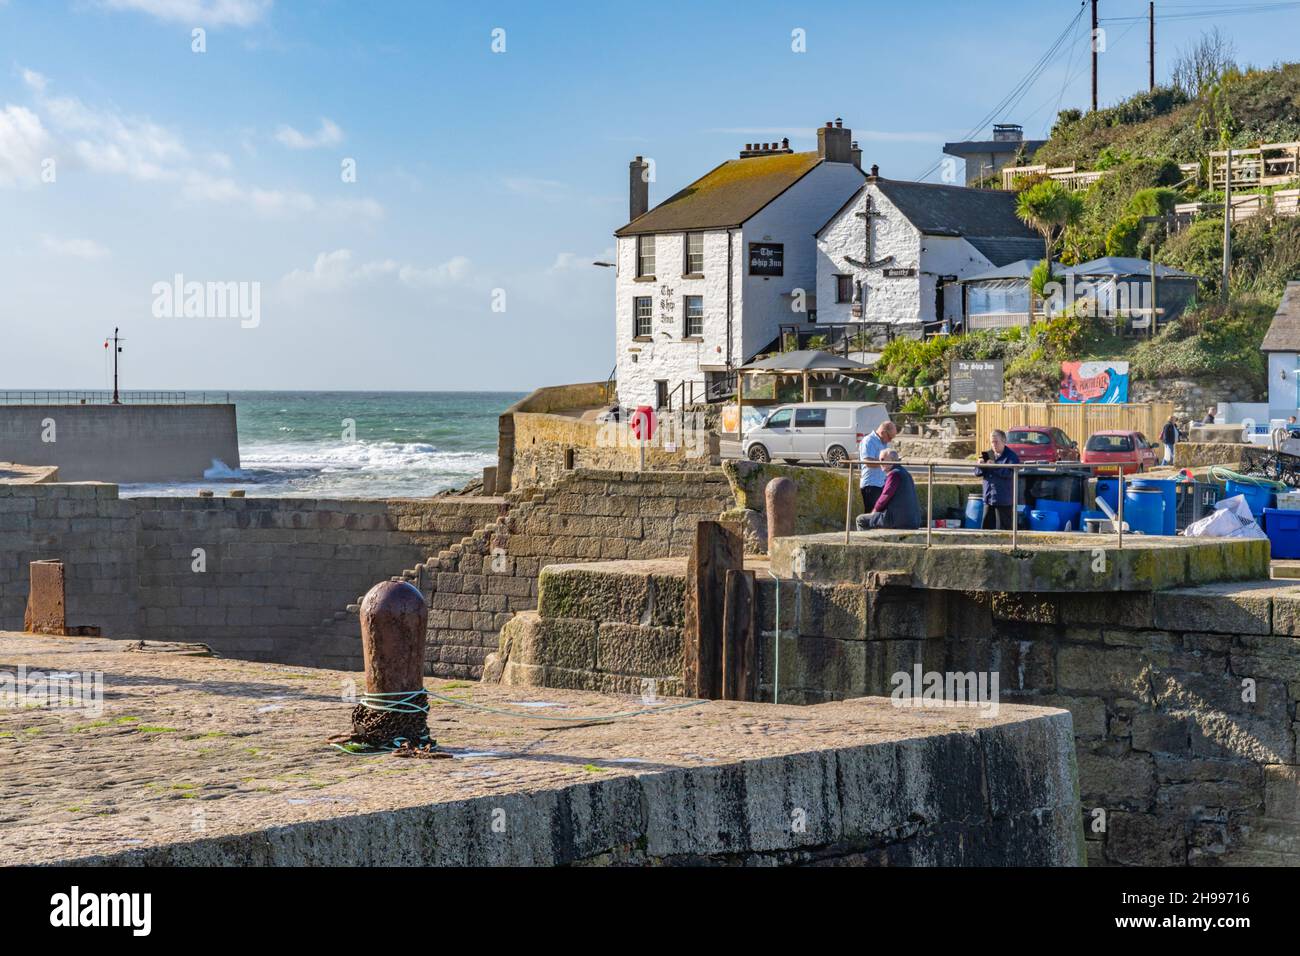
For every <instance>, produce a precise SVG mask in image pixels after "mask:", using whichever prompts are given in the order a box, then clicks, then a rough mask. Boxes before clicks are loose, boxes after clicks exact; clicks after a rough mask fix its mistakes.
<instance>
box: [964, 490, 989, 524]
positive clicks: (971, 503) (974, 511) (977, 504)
mask: <svg viewBox="0 0 1300 956" xmlns="http://www.w3.org/2000/svg"><path fill="white" fill-rule="evenodd" d="M983 524H984V499H983V498H981V497H980V496H979V495H969V496H968V497H967V498H966V517H965V518H963V519H962V522H961V526H962V527H963V528H980V527H982V526H983Z"/></svg>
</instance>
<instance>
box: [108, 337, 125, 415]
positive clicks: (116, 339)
mask: <svg viewBox="0 0 1300 956" xmlns="http://www.w3.org/2000/svg"><path fill="white" fill-rule="evenodd" d="M118 331H119V330H118V329H116V328H114V329H113V404H114V405H121V404H122V400H121V399H120V398H118V395H117V356H118V354H119V353H120V352H121V351H122V346H121V345H120V344H118V343H120V342H122V341H123V340H122V339H121V338H119V337H118V334H117V333H118ZM104 344H105V345H107V344H108V343H107V342H105V343H104Z"/></svg>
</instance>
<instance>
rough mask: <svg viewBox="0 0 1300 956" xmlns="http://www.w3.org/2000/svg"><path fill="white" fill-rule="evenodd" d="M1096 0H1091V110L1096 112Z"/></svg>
mask: <svg viewBox="0 0 1300 956" xmlns="http://www.w3.org/2000/svg"><path fill="white" fill-rule="evenodd" d="M1097 41H1098V36H1097V0H1092V111H1093V112H1094V113H1095V112H1097Z"/></svg>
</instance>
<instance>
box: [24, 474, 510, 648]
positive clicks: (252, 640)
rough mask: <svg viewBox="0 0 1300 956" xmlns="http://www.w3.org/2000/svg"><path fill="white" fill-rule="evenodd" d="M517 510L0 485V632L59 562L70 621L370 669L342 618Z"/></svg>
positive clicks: (496, 505) (115, 632) (494, 503)
mask: <svg viewBox="0 0 1300 956" xmlns="http://www.w3.org/2000/svg"><path fill="white" fill-rule="evenodd" d="M505 507H506V502H505V501H504V500H503V499H499V498H477V499H475V498H458V497H446V498H431V499H421V500H390V501H341V500H316V499H309V498H281V499H276V498H215V497H214V498H130V499H123V498H119V497H118V489H117V486H116V485H110V484H34V485H6V484H0V628H8V629H12V630H19V629H21V628H22V622H23V608H24V606H25V604H26V600H27V591H28V586H29V577H28V565H29V563H30V562H31V561H35V560H39V559H59V560H62V561H63V562H64V567H65V569H66V574H67V607H68V622H69V624H72V625H93V626H98V627H100V628H101V630H102V633H103V634H104V636H106V637H111V638H124V639H126V638H131V639H146V640H166V641H191V642H195V641H197V642H202V643H206V644H208V645H210V646H211V647H212V648H213V649H214V650H216V651H217V652H218V653H221V654H226V655H229V656H236V657H243V658H248V659H253V660H266V661H279V662H283V663H296V664H309V665H315V666H327V665H331V664H338V665H343V664H348V665H352V664H355V665H358V666H359V663H360V646H359V634H360V631H359V625H358V622H357V619H356V618H355V616H353V617H351V619H350V621H346V620H345V621H344V622H343V624H344V626H343V627H341V628H339V627H332V626H330V625H332V624H333V623H334V618H335V616H336V615H340V614H343V613H344V611H345V608H346V607H347V606H348V605H349V604H351V603H353V602H355V601H356V600H357V598H358V596H359V595H361V594H364V593H365V592H366V591H367V590H369V588H370V587H371V586H372V585H374V584H375V583H376V582H377V581H382V580H387V579H388V578H389V577H391V576H392V575H393V574H394V573H395V572H396V571H398V570H400V569H401V568H403V567H408V566H410V565H412V564H415V563H417V562H418V561H421V560H423V559H425V558H427V556H428V555H430V554H436V553H438V552H439V551H440V550H442V549H444V548H446V547H448V546H449V545H451V544H452V543H453V542H455V541H459V540H461V539H462V538H463V537H464V536H465V535H467V534H469V533H470V532H472V531H473V530H474V529H475V528H481V527H483V525H484V524H485V523H486V522H488V521H490V520H493V519H494V518H495V517H496V516H497V515H499V514H501V513H502V512H503V511H504V510H505ZM327 622H328V623H327Z"/></svg>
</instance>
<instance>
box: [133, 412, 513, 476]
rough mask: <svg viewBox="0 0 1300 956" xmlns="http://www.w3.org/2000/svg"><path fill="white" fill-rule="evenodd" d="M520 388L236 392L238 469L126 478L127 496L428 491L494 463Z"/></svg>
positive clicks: (227, 465) (225, 466) (226, 466)
mask: <svg viewBox="0 0 1300 956" xmlns="http://www.w3.org/2000/svg"><path fill="white" fill-rule="evenodd" d="M522 397H523V393H516V392H231V393H230V400H231V401H232V402H234V404H235V415H236V419H237V421H238V425H239V455H240V462H239V467H238V468H235V467H232V465H233V463H231V462H223V461H213V463H212V465H211V467H210V468H209V469H208V470H207V472H206V473H205V475H204V478H203V479H202V480H195V481H189V482H169V483H165V484H136V485H123V486H122V487H121V494H122V496H123V497H139V496H142V495H169V496H172V495H193V494H196V493H197V492H198V490H199V489H201V488H207V489H210V490H212V491H214V492H216V493H217V494H219V495H225V494H227V493H229V491H230V490H232V489H242V490H244V492H245V493H246V494H247V495H249V496H259V497H269V496H275V497H311V498H389V497H422V496H427V495H433V494H437V493H438V492H440V491H445V490H447V489H449V488H459V487H461V486H463V485H464V484H465V483H466V482H468V481H469V480H470V479H472V478H479V477H481V476H482V474H483V468H484V467H485V466H487V465H494V464H496V451H497V420H498V416H500V414H501V413H502V412H503V411H505V410H506V409H507V408H508V407H509V406H510V405H512V404H513V403H514V402H516V401H518V400H519V399H520V398H522Z"/></svg>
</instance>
